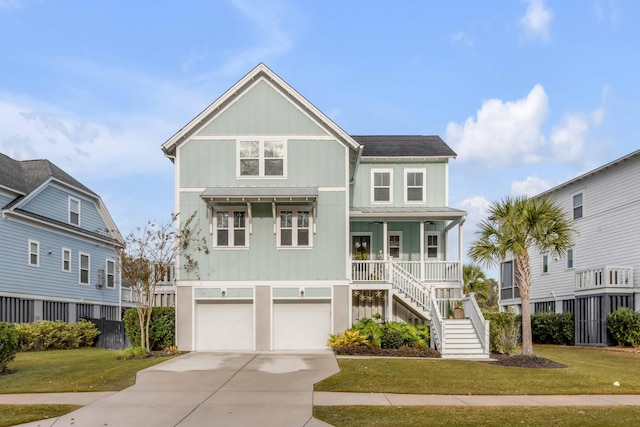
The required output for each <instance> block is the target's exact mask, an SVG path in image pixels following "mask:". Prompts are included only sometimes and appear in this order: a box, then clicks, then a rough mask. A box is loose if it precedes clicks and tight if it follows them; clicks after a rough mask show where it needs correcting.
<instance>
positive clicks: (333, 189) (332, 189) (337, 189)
mask: <svg viewBox="0 0 640 427" xmlns="http://www.w3.org/2000/svg"><path fill="white" fill-rule="evenodd" d="M343 191H347V188H346V187H318V192H324V193H331V192H335V193H341V192H343Z"/></svg>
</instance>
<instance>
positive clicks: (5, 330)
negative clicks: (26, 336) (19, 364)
mask: <svg viewBox="0 0 640 427" xmlns="http://www.w3.org/2000/svg"><path fill="white" fill-rule="evenodd" d="M18 339H19V335H18V331H17V330H16V328H15V326H14V325H10V324H8V323H4V322H0V373H2V372H5V371H6V370H7V365H8V364H9V362H11V361H12V360H13V359H15V357H16V353H17V352H18Z"/></svg>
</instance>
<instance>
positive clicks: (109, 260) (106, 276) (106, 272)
mask: <svg viewBox="0 0 640 427" xmlns="http://www.w3.org/2000/svg"><path fill="white" fill-rule="evenodd" d="M109 263H112V264H113V286H109ZM116 275H117V274H116V260H115V259H113V258H106V259H105V260H104V287H105V289H115V288H116Z"/></svg>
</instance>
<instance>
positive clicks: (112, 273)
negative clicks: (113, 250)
mask: <svg viewBox="0 0 640 427" xmlns="http://www.w3.org/2000/svg"><path fill="white" fill-rule="evenodd" d="M106 271H107V288H115V287H116V262H115V261H114V260H112V259H108V260H107V269H106Z"/></svg>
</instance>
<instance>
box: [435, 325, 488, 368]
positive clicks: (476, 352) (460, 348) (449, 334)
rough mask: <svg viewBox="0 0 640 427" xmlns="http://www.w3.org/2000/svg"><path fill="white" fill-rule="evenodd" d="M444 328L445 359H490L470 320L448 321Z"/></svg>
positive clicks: (443, 354) (442, 353) (443, 353)
mask: <svg viewBox="0 0 640 427" xmlns="http://www.w3.org/2000/svg"><path fill="white" fill-rule="evenodd" d="M442 323H443V326H444V328H443V329H444V351H443V352H441V356H442V358H443V359H488V358H489V355H488V354H486V353H485V352H484V350H483V348H482V343H481V342H480V338H479V337H478V334H477V333H476V330H475V328H474V327H473V323H471V320H469V319H453V320H450V319H447V320H443V321H442Z"/></svg>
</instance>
